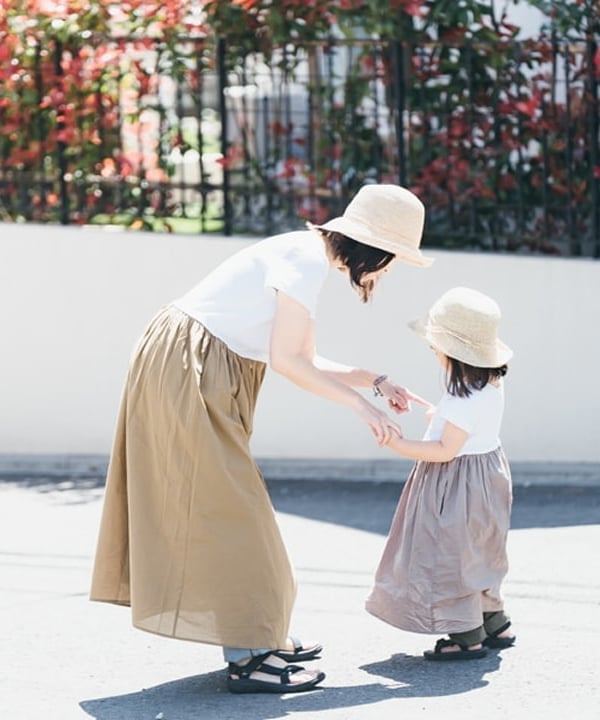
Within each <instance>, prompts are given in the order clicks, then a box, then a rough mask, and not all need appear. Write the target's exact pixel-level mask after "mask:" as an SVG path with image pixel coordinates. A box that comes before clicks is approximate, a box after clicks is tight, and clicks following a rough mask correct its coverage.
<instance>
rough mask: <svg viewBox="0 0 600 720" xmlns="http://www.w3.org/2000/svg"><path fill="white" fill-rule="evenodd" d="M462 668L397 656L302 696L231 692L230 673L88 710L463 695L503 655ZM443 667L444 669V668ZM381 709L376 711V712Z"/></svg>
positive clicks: (246, 710)
mask: <svg viewBox="0 0 600 720" xmlns="http://www.w3.org/2000/svg"><path fill="white" fill-rule="evenodd" d="M458 665H460V667H456V666H454V667H448V663H444V667H443V668H441V667H436V666H435V664H434V663H429V662H426V661H425V660H423V658H421V657H414V656H410V655H393V656H392V657H391V658H388V659H386V660H381V661H378V662H375V663H370V664H369V665H364V666H362V667H361V670H363V671H364V672H365V673H366V674H368V675H373V676H375V677H374V682H372V683H364V684H358V685H357V684H353V685H348V686H335V685H331V684H328V683H327V680H325V683H324V685H323V686H321V687H319V688H318V689H316V690H314V691H312V692H307V693H299V694H298V695H284V696H281V695H270V694H269V695H244V696H239V695H231V694H229V693H228V692H227V690H226V688H225V673H224V671H219V672H211V673H207V674H205V675H195V676H192V677H187V678H182V679H179V680H174V681H173V682H169V683H164V684H161V685H156V686H154V687H150V688H145V689H143V690H140V691H138V692H133V693H129V694H127V695H117V696H112V697H105V698H96V699H90V700H84V701H82V702H81V703H80V706H81V707H82V709H83V710H84V711H85V712H86V713H88V714H89V715H90V716H91V717H92V718H94V719H95V720H114V718H127V720H147V718H156V717H161V713H162V717H164V718H178V720H188V718H189V719H190V720H191V719H192V718H194V720H196V718H197V717H198V713H199V709H200V708H201V714H202V717H203V718H237V717H239V718H242V717H243V718H245V719H246V720H268V719H270V718H282V717H286V716H287V715H289V714H292V713H301V712H304V713H308V714H309V715H308V716H309V717H313V716H314V715H315V714H316V713H319V712H321V711H325V710H330V709H334V708H337V709H339V708H345V707H346V708H351V707H360V706H364V705H370V706H371V705H374V704H376V703H379V702H383V701H387V700H392V699H397V698H406V697H412V698H415V697H417V698H418V697H422V698H427V697H441V696H449V695H459V694H462V693H465V692H468V691H470V690H473V689H475V688H480V687H484V686H485V685H487V684H488V681H487V680H486V679H485V677H484V676H485V675H486V674H488V673H492V672H495V671H496V670H498V668H499V666H500V658H499V656H498V655H497V654H495V653H491V654H490V655H488V656H487V657H486V658H483V659H482V660H478V661H477V662H469V663H458ZM438 671H439V672H438ZM374 712H376V710H375V711H374Z"/></svg>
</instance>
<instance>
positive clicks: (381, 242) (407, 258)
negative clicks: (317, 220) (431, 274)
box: [312, 216, 434, 267]
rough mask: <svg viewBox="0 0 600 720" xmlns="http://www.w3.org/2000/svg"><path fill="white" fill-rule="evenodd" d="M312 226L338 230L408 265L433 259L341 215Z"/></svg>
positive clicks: (399, 241)
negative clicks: (390, 254) (392, 255)
mask: <svg viewBox="0 0 600 720" xmlns="http://www.w3.org/2000/svg"><path fill="white" fill-rule="evenodd" d="M312 227H315V228H317V229H318V230H325V231H329V232H339V233H341V234H342V235H345V236H346V237H349V238H351V239H352V240H356V242H359V243H362V244H363V245H369V247H375V248H379V249H380V250H385V251H386V252H390V253H392V254H394V255H395V256H396V258H397V259H398V260H401V261H402V262H405V263H408V264H409V265H416V266H417V267H429V266H430V265H431V264H432V263H433V260H434V259H433V258H430V257H427V256H425V255H423V254H422V253H421V251H420V250H418V249H415V248H413V247H411V246H410V245H407V244H404V243H403V242H402V241H401V239H399V240H386V239H385V238H381V237H380V236H378V235H374V234H373V233H372V232H371V231H370V229H369V228H368V227H367V226H364V225H362V224H359V223H357V222H356V221H354V220H351V219H349V218H346V217H343V216H340V217H335V218H332V219H331V220H328V221H327V222H326V223H324V224H323V225H313V226H312Z"/></svg>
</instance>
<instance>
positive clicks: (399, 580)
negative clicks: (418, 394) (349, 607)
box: [366, 448, 512, 633]
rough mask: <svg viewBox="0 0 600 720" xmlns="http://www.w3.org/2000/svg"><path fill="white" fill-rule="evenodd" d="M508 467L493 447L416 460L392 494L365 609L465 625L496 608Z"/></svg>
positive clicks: (439, 626) (440, 629) (430, 627)
mask: <svg viewBox="0 0 600 720" xmlns="http://www.w3.org/2000/svg"><path fill="white" fill-rule="evenodd" d="M511 503H512V489H511V477H510V468H509V465H508V463H507V461H506V457H505V455H504V452H503V451H502V449H501V448H498V449H497V450H494V451H493V452H490V453H485V454H482V455H464V456H460V457H457V458H454V459H453V460H452V461H450V462H446V463H430V462H417V463H416V465H415V466H414V468H413V470H412V471H411V474H410V476H409V478H408V480H407V482H406V485H405V487H404V489H403V491H402V494H401V496H400V500H399V503H398V507H397V508H396V512H395V514H394V518H393V520H392V525H391V528H390V531H389V534H388V538H387V542H386V544H385V547H384V551H383V555H382V557H381V560H380V563H379V566H378V568H377V571H376V573H375V582H374V586H373V589H372V591H371V593H370V595H369V597H368V598H367V601H366V609H367V611H368V612H370V613H371V614H372V615H375V616H376V617H378V618H380V619H381V620H384V621H385V622H388V623H390V624H391V625H394V626H395V627H398V628H400V629H402V630H407V631H409V632H416V633H448V632H455V633H459V632H467V631H469V630H473V629H475V628H477V627H479V626H480V625H481V624H482V614H483V612H494V611H497V610H502V609H503V600H502V595H501V583H502V580H503V578H504V577H505V575H506V572H507V570H508V560H507V555H506V540H507V534H508V529H509V525H510V511H511Z"/></svg>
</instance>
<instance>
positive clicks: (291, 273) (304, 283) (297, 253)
mask: <svg viewBox="0 0 600 720" xmlns="http://www.w3.org/2000/svg"><path fill="white" fill-rule="evenodd" d="M329 268H330V265H329V259H328V257H327V253H326V250H325V244H324V242H323V239H322V238H321V237H320V235H318V233H316V232H314V231H312V230H299V231H296V232H289V233H284V234H281V235H274V236H273V237H269V238H267V239H266V240H261V241H260V242H257V243H255V244H253V245H250V246H248V247H246V248H244V249H243V250H240V251H239V252H237V253H235V254H234V255H232V256H231V257H229V258H228V259H227V260H225V261H224V262H223V263H221V264H220V265H219V266H218V267H217V268H215V269H214V270H213V271H212V272H211V273H209V274H208V275H207V276H206V277H205V278H204V280H202V281H201V282H200V283H199V284H198V285H196V286H195V287H194V288H193V289H192V290H190V292H188V293H186V294H185V295H184V296H183V297H181V298H179V299H177V300H175V301H174V303H173V304H174V305H175V306H176V307H178V308H179V309H180V310H183V311H184V312H185V313H187V314H188V315H190V316H191V317H193V318H195V319H196V320H199V321H200V322H201V323H202V324H203V325H204V327H206V328H207V329H208V330H209V331H210V332H211V333H212V334H213V335H215V336H216V337H218V338H220V339H221V340H223V341H224V342H225V343H226V344H227V346H228V347H229V348H230V349H231V350H233V351H234V352H235V353H237V354H238V355H242V356H243V357H247V358H250V359H252V360H260V361H262V362H268V359H269V343H270V338H271V327H272V325H273V318H274V315H275V306H276V299H277V295H276V291H277V290H281V291H282V292H284V293H286V295H289V296H290V297H292V298H293V299H294V300H296V301H298V302H299V303H300V304H301V305H303V306H304V307H305V308H306V309H307V310H308V312H309V313H310V316H311V317H312V318H314V317H315V312H316V308H317V300H318V297H319V293H320V291H321V288H322V287H323V284H324V282H325V279H326V277H327V274H328V272H329Z"/></svg>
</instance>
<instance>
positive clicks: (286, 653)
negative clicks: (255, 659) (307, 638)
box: [272, 636, 323, 663]
mask: <svg viewBox="0 0 600 720" xmlns="http://www.w3.org/2000/svg"><path fill="white" fill-rule="evenodd" d="M290 640H291V641H292V645H293V646H294V649H293V650H275V651H274V652H273V653H272V654H273V655H276V656H277V657H278V658H281V659H282V660H285V661H286V662H289V663H297V662H307V661H308V660H314V659H315V658H316V657H317V656H318V655H320V653H321V652H322V651H323V646H322V645H313V647H310V648H305V647H303V645H302V643H301V642H300V640H298V638H295V637H291V636H290Z"/></svg>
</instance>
